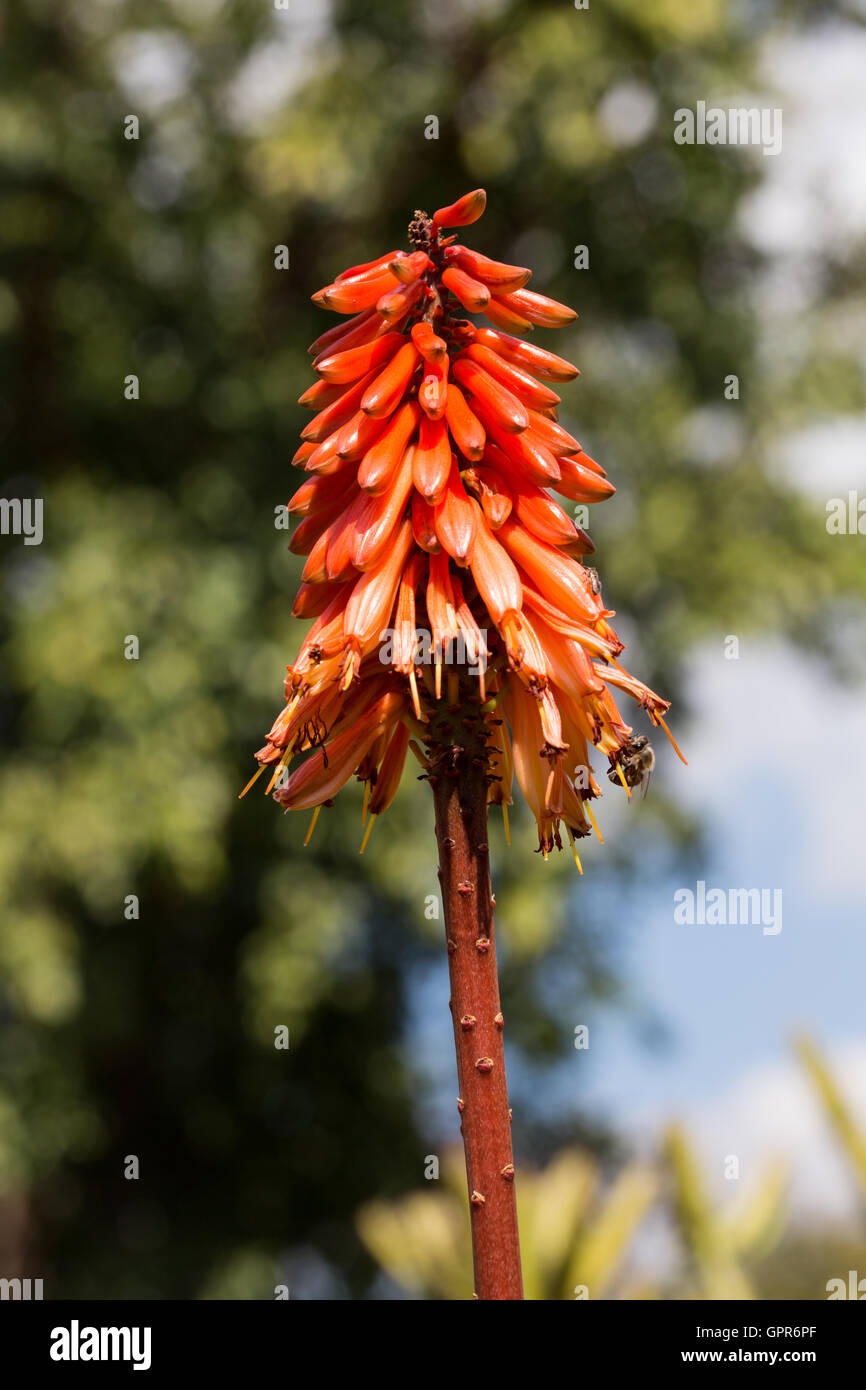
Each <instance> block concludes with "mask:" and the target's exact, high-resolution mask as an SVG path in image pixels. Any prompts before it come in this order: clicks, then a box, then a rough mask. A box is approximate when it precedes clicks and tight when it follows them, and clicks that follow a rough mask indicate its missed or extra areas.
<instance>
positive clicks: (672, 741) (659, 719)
mask: <svg viewBox="0 0 866 1390" xmlns="http://www.w3.org/2000/svg"><path fill="white" fill-rule="evenodd" d="M656 718H657V719H658V721H659V723H660V724H661V726H662V728H663V729H664V731H665V733H666V734H667V736H668V738H669V739H670V741H671V743H672V744H673V746H674V752H675V753H676V755H677V757H678V758H679V760H680V762H681V763H685V765H686V767H688V762H687V761H686V759H685V758H684V757H683V755H682V753H681V752H680V750H679V748H678V747H677V741H676V739H675V738H674V736H673V734H672V733H671V731H670V729H669V728H668V726H667V724H666V723H665V721H664V720H663V719H662V717H661V715H660V714H657V715H656Z"/></svg>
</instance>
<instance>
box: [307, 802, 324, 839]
mask: <svg viewBox="0 0 866 1390" xmlns="http://www.w3.org/2000/svg"><path fill="white" fill-rule="evenodd" d="M321 809H322V808H321V806H317V807H316V809H315V811H314V812H313V816H312V819H311V821H310V824H309V828H308V830H307V833H306V835H305V836H304V844H305V845H308V844H309V843H310V841H311V839H312V838H313V831H314V830H315V828H316V821H317V820H318V819H319V812H320V811H321Z"/></svg>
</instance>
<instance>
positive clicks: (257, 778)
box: [238, 763, 267, 801]
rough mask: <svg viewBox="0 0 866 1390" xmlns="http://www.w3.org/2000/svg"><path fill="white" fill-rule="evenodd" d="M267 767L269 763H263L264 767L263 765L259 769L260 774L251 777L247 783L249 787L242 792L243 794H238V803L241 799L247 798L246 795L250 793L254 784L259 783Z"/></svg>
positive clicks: (255, 773)
mask: <svg viewBox="0 0 866 1390" xmlns="http://www.w3.org/2000/svg"><path fill="white" fill-rule="evenodd" d="M266 767H267V763H262V765H261V767H260V768H259V770H258V772H254V773H253V775H252V777H251V778H250V780H249V781H248V782H247V785H246V786H245V787H244V789H243V791H242V792H238V801H240V799H241V797H244V796H246V794H247V792H248V791H249V789H250V787H251V786H252V785H253V782H257V781H258V780H259V778H260V777H261V775H262V773H263V772H264V770H265V768H266Z"/></svg>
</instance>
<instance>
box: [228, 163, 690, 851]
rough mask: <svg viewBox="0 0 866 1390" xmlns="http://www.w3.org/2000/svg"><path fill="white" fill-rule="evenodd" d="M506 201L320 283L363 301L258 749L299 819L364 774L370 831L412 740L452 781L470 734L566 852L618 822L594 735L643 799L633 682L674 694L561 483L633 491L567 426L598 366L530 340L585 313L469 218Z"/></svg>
mask: <svg viewBox="0 0 866 1390" xmlns="http://www.w3.org/2000/svg"><path fill="white" fill-rule="evenodd" d="M484 205H485V195H484V192H483V190H481V189H476V190H474V191H473V192H471V193H468V194H466V195H465V197H463V198H459V199H458V200H457V201H456V202H455V203H453V204H451V205H450V206H449V207H447V208H441V209H440V210H439V211H438V212H436V213H434V215H433V216H432V218H431V217H428V216H427V215H426V214H425V213H416V214H415V217H414V219H413V221H412V223H411V224H410V227H409V242H410V249H409V250H408V251H391V252H389V253H387V254H386V255H384V256H381V257H379V258H378V259H376V260H373V261H370V262H368V263H367V264H365V265H358V266H353V267H352V268H351V269H350V270H347V271H344V272H343V273H342V274H340V275H338V276H337V277H336V279H335V280H334V281H333V283H332V284H330V285H327V286H325V287H324V288H323V289H321V290H319V291H318V293H317V294H315V295H313V301H314V303H316V304H317V305H320V306H321V307H323V308H327V309H330V310H333V311H335V312H336V313H338V314H341V315H343V316H345V317H344V318H343V319H342V320H341V322H340V323H339V324H337V325H335V326H334V327H332V328H329V329H328V330H326V331H325V332H324V333H323V334H322V335H321V337H320V338H318V339H317V340H316V342H315V343H314V344H313V345H312V347H311V349H310V352H311V355H312V358H313V368H314V370H315V372H316V381H315V383H314V384H313V385H312V386H310V387H309V388H308V389H307V390H306V391H305V392H304V393H303V395H302V396H301V400H300V403H301V405H303V406H304V407H306V408H308V409H310V410H311V411H313V412H314V415H313V418H312V419H311V420H310V422H309V424H308V425H307V426H306V428H305V429H304V430H303V435H302V439H303V441H304V442H303V443H302V445H301V447H300V448H299V450H298V452H297V453H296V455H295V458H294V460H293V462H294V463H295V464H297V465H298V466H299V467H301V468H302V469H303V470H304V471H305V474H306V481H304V482H303V484H302V485H301V486H300V487H299V488H298V490H297V491H296V492H295V495H294V497H293V498H292V500H291V502H290V504H289V509H290V511H291V513H292V514H294V515H296V516H298V517H299V518H301V520H300V523H299V526H298V528H297V530H296V531H295V534H294V536H293V539H292V543H291V548H292V550H293V551H294V552H295V553H296V554H299V555H304V556H306V557H307V558H306V564H305V568H304V572H303V583H302V585H301V588H300V591H299V594H298V597H297V600H296V603H295V607H294V610H293V611H294V613H295V615H296V616H298V617H304V618H310V619H313V624H312V627H311V628H310V631H309V633H308V635H307V638H306V640H305V641H304V643H303V645H302V647H301V651H300V653H299V655H298V658H297V660H296V662H295V664H294V665H293V666H290V667H289V668H288V676H287V679H286V704H285V707H284V709H283V711H282V712H281V714H280V715H279V716H278V718H277V720H276V722H275V723H274V725H273V727H272V729H271V731H270V733H269V734H268V737H267V742H266V744H265V746H264V748H262V749H261V751H260V752H259V753H258V754H257V755H256V756H257V758H258V761H259V763H260V765H261V766H260V769H259V771H260V772H261V771H264V770H265V769H269V770H270V774H271V775H270V780H269V781H268V783H267V787H268V790H269V791H272V792H273V795H274V797H275V798H276V800H277V801H278V802H279V803H280V804H281V805H282V806H284V807H285V808H286V809H287V810H289V809H296V808H297V809H300V808H304V807H306V808H315V810H316V814H318V808H320V807H321V806H322V805H327V804H330V802H331V800H332V799H333V797H334V796H335V795H336V794H337V792H338V791H339V790H340V788H341V787H342V786H343V785H344V784H345V783H346V782H347V781H348V780H349V778H351V777H352V776H353V775H357V776H358V777H359V778H361V780H362V781H363V782H364V783H365V795H364V814H365V819H366V818H367V816H368V815H369V817H370V821H369V825H368V827H367V833H369V828H370V826H371V825H372V823H373V818H374V817H375V816H377V815H380V814H381V813H382V812H384V811H385V810H386V808H387V807H388V805H389V804H390V802H391V800H392V798H393V797H394V794H395V792H396V791H397V787H398V783H399V781H400V777H401V774H402V771H403V767H404V763H405V760H406V755H407V752H408V751H409V750H410V748H411V751H412V752H413V754H414V755H415V756H416V757H417V758H418V759H419V760H420V761H421V763H422V766H423V768H424V770H425V774H426V775H427V776H429V778H430V780H431V782H434V783H435V781H436V778H437V777H438V776H439V775H440V773H441V770H442V766H443V757H444V753H443V749H444V748H445V745H447V744H449V741H450V746H451V751H452V754H453V751H454V748H455V747H456V746H457V745H458V742H459V740H462V742H463V745H464V746H460V747H458V751H459V752H461V753H465V752H466V747H468V746H469V745H471V748H472V753H473V757H474V765H475V766H476V767H477V766H481V767H483V768H484V770H485V776H486V781H487V788H488V792H487V800H488V802H489V803H491V804H497V805H501V806H502V808H503V813H504V814H505V808H506V806H507V805H508V804H510V802H511V795H512V793H511V786H512V774H514V775H516V778H517V782H518V784H519V786H520V788H521V790H522V792H523V794H524V797H525V798H526V800H527V802H528V803H529V805H530V807H531V809H532V812H533V815H534V816H535V819H536V822H537V826H538V838H539V847H540V849H541V851H542V853H543V854H544V855H545V857H546V856H547V854H548V853H549V851H550V850H551V849H553V848H561V847H562V834H561V832H562V829H563V827H564V829H565V831H566V833H567V836H568V838H569V839H570V840H571V841H572V845H573V842H574V839H575V838H580V837H582V836H585V835H588V834H590V833H591V830H592V828H593V827H595V820H594V817H593V815H592V811H591V809H590V806H589V803H590V801H591V800H592V799H593V798H595V797H597V796H598V795H600V786H599V782H598V781H596V779H595V777H594V776H593V774H592V772H591V770H590V767H589V758H590V756H591V750H592V749H593V748H594V749H595V750H596V753H597V754H599V755H600V756H601V760H602V763H601V770H602V771H603V772H604V773H606V774H607V775H608V777H609V778H610V780H611V781H613V782H614V783H615V784H616V785H619V784H620V783H621V784H622V786H623V788H624V789H625V791H626V793H627V794H628V795H629V796H631V789H632V788H633V787H635V786H638V785H640V784H642V783H644V782H645V779H646V769H647V766H648V765H649V766H651V757H650V758H648V757H647V741H646V738H645V737H643V736H640V737H638V736H633V734H632V729H631V728H630V727H629V725H628V724H626V723H625V721H624V720H623V719H622V717H621V716H620V713H619V710H618V708H617V705H616V703H615V700H614V693H616V694H617V696H618V698H619V697H620V696H621V695H628V696H629V697H631V699H633V700H634V701H635V702H636V703H637V705H638V706H639V708H640V709H641V710H642V711H643V712H644V713H645V714H646V716H647V717H648V719H649V721H650V722H651V723H652V724H653V725H655V726H662V727H663V728H664V729H665V732H667V727H666V725H665V724H664V715H665V713H666V712H667V709H668V702H667V701H666V700H664V699H662V698H661V697H660V696H658V695H655V694H654V693H653V692H652V691H651V690H648V689H647V687H646V686H645V685H643V684H642V683H641V682H640V681H639V680H637V679H635V678H634V677H633V676H631V675H629V673H628V672H627V671H625V670H624V668H623V667H622V666H620V665H619V662H618V661H617V656H618V655H619V653H620V652H621V650H622V644H621V643H620V642H619V639H618V638H617V636H616V634H615V632H614V631H613V629H612V628H611V627H610V624H609V622H608V619H609V618H610V617H611V616H612V614H611V610H610V609H608V608H606V607H605V605H604V602H603V600H602V597H601V588H600V584H599V581H598V576H597V574H596V572H595V571H594V570H591V569H588V568H585V567H584V565H583V563H582V560H583V559H584V557H585V556H587V555H589V554H591V553H592V550H593V548H594V547H593V545H592V541H591V540H590V538H589V537H588V536H587V534H586V532H585V531H583V530H582V529H581V528H580V527H579V526H577V525H576V524H575V522H574V520H573V518H572V516H571V515H570V514H569V509H567V508H564V507H563V506H562V505H560V503H559V502H558V501H556V500H554V497H553V496H551V492H555V493H558V494H559V496H560V498H565V499H567V500H568V501H569V502H579V503H594V502H598V501H603V500H604V499H605V498H607V497H610V496H611V495H612V494H613V492H614V487H613V485H612V484H611V483H609V482H608V481H607V478H606V477H605V474H604V470H603V468H602V467H601V466H600V465H599V464H598V463H596V461H595V460H594V459H592V458H590V456H589V455H588V454H586V453H585V452H584V451H583V449H582V448H581V446H580V444H579V443H578V441H577V440H576V439H575V438H574V437H573V435H571V434H570V433H569V432H568V430H567V429H565V428H563V426H562V425H561V424H560V423H559V420H558V417H557V410H558V407H559V406H560V401H561V397H560V395H559V394H558V393H557V391H561V390H562V384H563V383H566V382H569V381H571V380H573V379H574V378H575V377H576V376H577V375H578V370H577V368H576V367H574V366H572V364H571V363H570V362H568V361H566V360H565V359H564V358H562V357H558V356H557V355H556V354H555V353H553V352H550V351H548V350H547V349H546V348H544V347H538V346H536V345H535V344H534V343H528V342H526V341H524V340H523V338H522V337H521V336H520V335H522V334H525V333H530V332H532V331H533V330H534V329H535V328H536V327H538V328H541V329H546V328H555V327H560V326H562V325H565V324H569V323H571V322H572V321H573V320H574V319H575V318H576V314H575V313H574V311H573V310H571V309H570V308H568V307H567V306H566V305H563V304H559V303H557V302H556V301H555V300H552V299H548V298H546V297H545V296H544V295H542V294H538V293H536V292H535V291H533V290H530V289H527V288H526V285H527V282H528V280H529V278H530V271H529V270H528V269H527V268H525V267H523V266H515V265H509V264H505V263H503V262H500V261H496V260H492V259H490V258H489V257H488V256H486V255H482V254H481V253H480V252H478V251H475V250H473V249H472V248H470V247H468V246H465V245H462V244H461V243H460V241H458V235H461V236H462V235H463V233H462V232H459V233H458V232H449V230H448V229H450V228H458V229H463V228H467V227H469V226H470V225H471V224H472V223H474V222H476V221H477V219H478V218H479V217H480V216H481V214H482V213H483V211H484ZM467 315H472V316H475V317H474V318H473V319H470V318H468V317H467ZM485 318H486V319H487V320H488V322H489V323H490V324H492V325H493V326H492V327H489V326H487V325H485V323H484V322H483V321H482V320H483V319H485ZM548 383H554V384H555V386H556V388H557V389H554V388H553V387H552V386H551V385H550V384H548ZM461 728H463V729H470V733H468V734H467V733H461V732H460V730H461ZM674 747H676V745H674ZM677 752H679V750H677ZM296 756H297V757H299V758H300V759H301V761H300V762H299V764H298V765H297V766H296V767H295V768H294V769H293V770H291V771H289V766H288V765H289V763H290V761H291V759H292V758H294V757H296ZM479 760H480V761H479ZM256 775H258V774H256ZM253 780H255V779H253ZM599 780H603V779H602V778H601V774H600V773H599ZM482 791H483V788H482ZM482 801H483V795H482ZM506 824H507V823H506ZM595 828H596V829H597V827H595ZM365 843H366V837H365ZM575 858H577V854H576V851H575ZM578 866H580V864H579V860H578ZM581 871H582V870H581Z"/></svg>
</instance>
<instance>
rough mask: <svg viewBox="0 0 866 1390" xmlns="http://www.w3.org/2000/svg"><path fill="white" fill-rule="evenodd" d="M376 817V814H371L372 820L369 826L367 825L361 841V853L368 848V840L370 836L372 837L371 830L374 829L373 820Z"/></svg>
mask: <svg viewBox="0 0 866 1390" xmlns="http://www.w3.org/2000/svg"><path fill="white" fill-rule="evenodd" d="M375 819H376V817H375V816H371V817H370V822H369V824H368V826H367V829H366V830H365V831H364V838H363V840H362V841H361V848H360V850H359V851H358V852H359V854H363V853H364V850H365V849H366V848H367V841H368V840H369V838H370V831H371V830H372V829H373V822H374V820H375Z"/></svg>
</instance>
